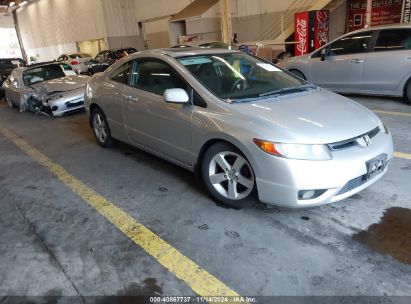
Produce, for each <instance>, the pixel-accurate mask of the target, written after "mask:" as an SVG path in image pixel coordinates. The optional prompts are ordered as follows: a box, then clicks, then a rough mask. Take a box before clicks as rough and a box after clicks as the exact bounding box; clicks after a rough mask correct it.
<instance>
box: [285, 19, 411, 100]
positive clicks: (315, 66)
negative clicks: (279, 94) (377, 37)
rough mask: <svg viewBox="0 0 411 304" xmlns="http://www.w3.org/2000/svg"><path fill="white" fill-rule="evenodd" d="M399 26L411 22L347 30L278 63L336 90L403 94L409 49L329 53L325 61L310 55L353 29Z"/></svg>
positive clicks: (410, 69)
mask: <svg viewBox="0 0 411 304" xmlns="http://www.w3.org/2000/svg"><path fill="white" fill-rule="evenodd" d="M400 28H411V25H409V24H396V25H386V26H378V27H371V28H366V29H362V30H358V31H354V32H351V33H347V34H345V35H343V36H341V37H339V38H337V39H335V40H333V41H331V42H330V43H328V44H326V45H325V46H323V47H322V48H320V49H319V50H316V51H314V52H312V53H310V54H307V55H303V56H299V57H293V58H289V59H287V60H284V61H282V62H280V63H278V66H280V67H282V68H284V69H286V70H288V71H290V70H297V71H300V72H301V73H303V74H304V76H305V78H306V79H307V81H309V82H312V83H314V84H316V85H319V86H321V87H323V88H326V89H330V90H332V91H334V92H338V93H355V94H367V95H387V96H399V97H403V95H404V88H405V85H406V84H407V82H408V80H409V79H411V50H404V51H380V52H368V53H360V54H347V55H339V56H329V57H327V58H326V60H325V61H321V59H320V58H312V56H313V55H315V54H317V52H318V51H321V49H323V48H326V47H327V46H328V45H330V44H331V43H333V42H335V41H337V40H339V39H341V38H344V37H346V36H348V35H351V34H353V33H363V32H367V31H377V30H384V29H400Z"/></svg>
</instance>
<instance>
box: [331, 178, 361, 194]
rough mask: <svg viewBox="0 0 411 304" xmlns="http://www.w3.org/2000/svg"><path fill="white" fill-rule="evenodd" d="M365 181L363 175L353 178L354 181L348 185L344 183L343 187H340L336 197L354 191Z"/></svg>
mask: <svg viewBox="0 0 411 304" xmlns="http://www.w3.org/2000/svg"><path fill="white" fill-rule="evenodd" d="M366 181H367V175H363V176H360V177H357V178H354V179H352V180H350V181H349V182H348V183H346V184H345V185H344V187H342V188H341V189H340V191H338V193H337V194H336V195H341V194H344V193H347V192H349V191H351V190H354V189H355V188H358V187H360V186H361V185H363V184H364V183H365V182H366Z"/></svg>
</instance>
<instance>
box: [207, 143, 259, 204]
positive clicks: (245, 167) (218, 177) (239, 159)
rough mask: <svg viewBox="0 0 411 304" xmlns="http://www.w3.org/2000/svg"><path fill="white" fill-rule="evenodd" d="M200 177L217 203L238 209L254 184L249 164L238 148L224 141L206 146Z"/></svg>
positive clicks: (251, 190)
mask: <svg viewBox="0 0 411 304" xmlns="http://www.w3.org/2000/svg"><path fill="white" fill-rule="evenodd" d="M201 172H202V177H203V180H204V183H205V185H206V187H207V189H208V191H209V192H210V194H211V196H212V197H213V198H214V199H215V200H216V201H217V202H219V203H221V204H224V205H227V206H230V207H233V208H236V209H240V208H242V207H243V204H244V202H245V201H246V199H247V198H248V197H249V196H250V195H251V193H252V192H253V190H254V188H255V177H254V172H253V170H252V168H251V165H250V164H249V162H248V161H247V159H246V158H245V157H244V156H243V155H242V154H241V152H240V151H238V150H237V149H235V148H234V147H232V146H230V145H229V144H225V143H218V144H215V145H213V146H212V147H211V148H209V149H208V151H207V152H206V154H205V155H204V159H203V163H202V170H201Z"/></svg>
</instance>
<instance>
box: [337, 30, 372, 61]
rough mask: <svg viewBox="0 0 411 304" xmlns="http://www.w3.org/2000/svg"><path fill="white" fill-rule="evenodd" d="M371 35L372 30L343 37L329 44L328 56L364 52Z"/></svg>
mask: <svg viewBox="0 0 411 304" xmlns="http://www.w3.org/2000/svg"><path fill="white" fill-rule="evenodd" d="M371 37H372V31H369V32H362V33H357V34H353V35H349V36H346V37H343V38H341V39H339V40H337V41H336V42H334V43H332V44H331V45H330V48H329V56H338V55H348V54H357V53H365V52H367V49H368V46H369V43H370V41H371Z"/></svg>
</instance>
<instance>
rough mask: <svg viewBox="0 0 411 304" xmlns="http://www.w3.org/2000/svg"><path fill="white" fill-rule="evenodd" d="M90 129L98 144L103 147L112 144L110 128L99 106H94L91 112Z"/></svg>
mask: <svg viewBox="0 0 411 304" xmlns="http://www.w3.org/2000/svg"><path fill="white" fill-rule="evenodd" d="M91 121H92V129H93V133H94V136H95V138H96V140H97V142H98V144H99V145H100V146H102V147H104V148H108V147H110V146H111V145H112V142H113V140H112V137H111V133H110V128H109V126H108V123H107V119H106V116H105V115H104V114H103V111H101V110H100V109H99V108H96V109H94V110H93V112H92V113H91Z"/></svg>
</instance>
